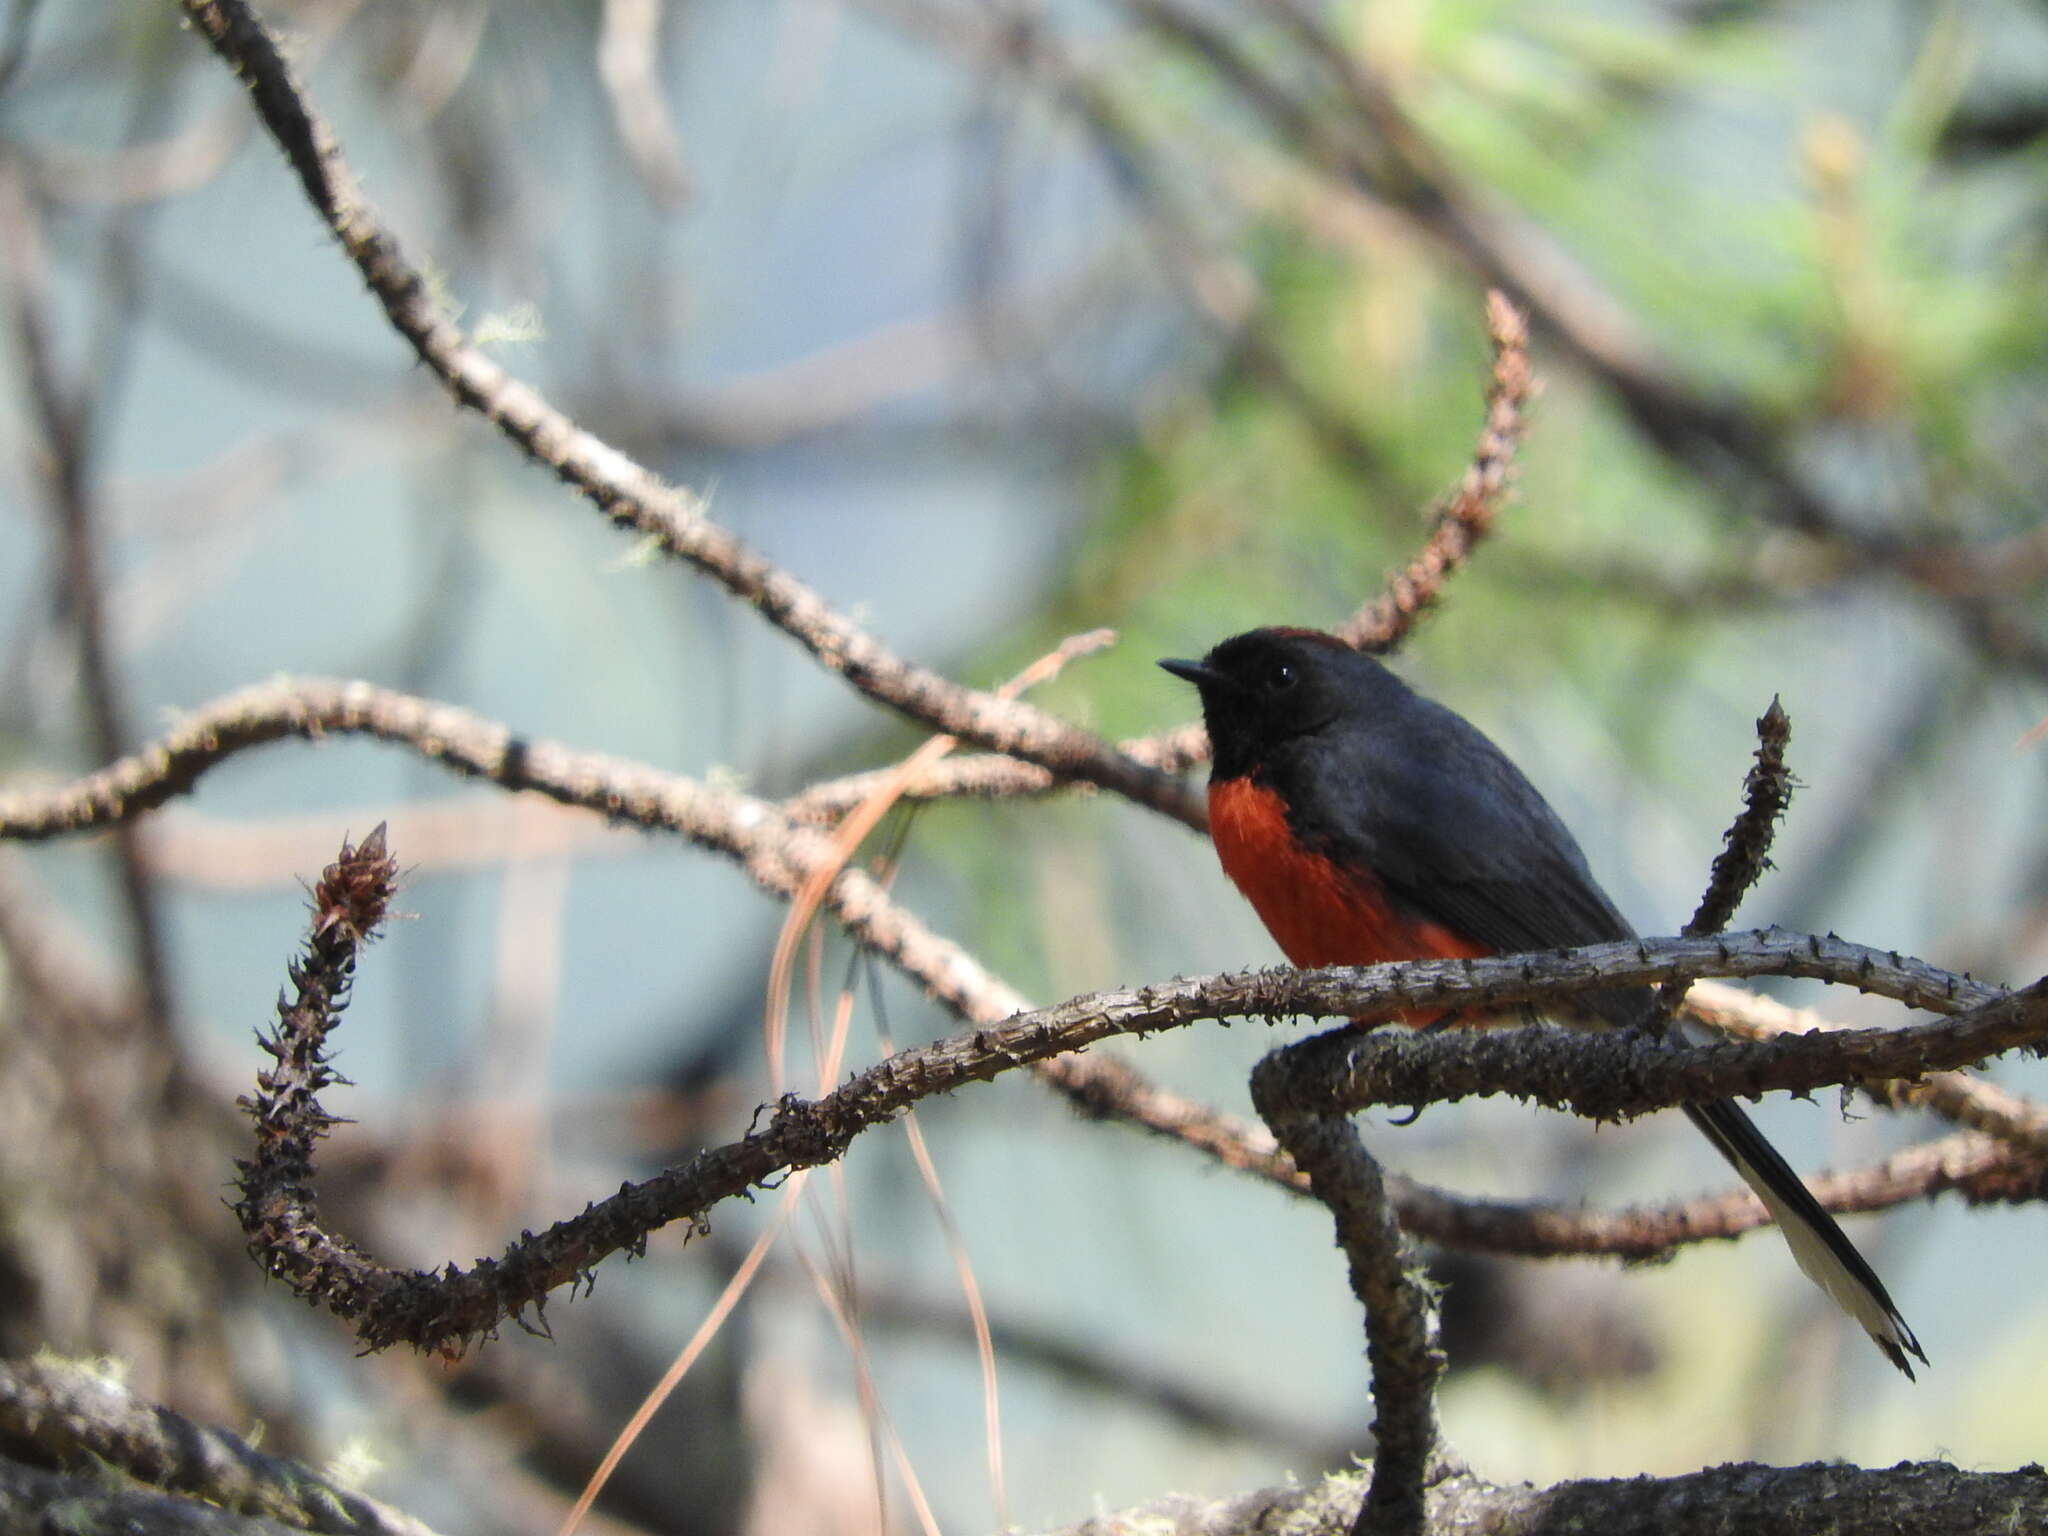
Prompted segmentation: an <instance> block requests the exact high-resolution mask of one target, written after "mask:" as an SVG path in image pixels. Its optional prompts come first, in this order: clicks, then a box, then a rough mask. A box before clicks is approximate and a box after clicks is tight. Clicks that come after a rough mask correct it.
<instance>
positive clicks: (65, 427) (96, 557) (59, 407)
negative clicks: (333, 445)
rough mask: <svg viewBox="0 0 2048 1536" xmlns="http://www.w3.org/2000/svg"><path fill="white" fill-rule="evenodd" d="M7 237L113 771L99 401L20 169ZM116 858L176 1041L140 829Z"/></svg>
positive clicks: (21, 336)
mask: <svg viewBox="0 0 2048 1536" xmlns="http://www.w3.org/2000/svg"><path fill="white" fill-rule="evenodd" d="M0 237H4V239H5V242H6V245H7V253H8V261H9V267H10V272H9V277H10V280H11V281H10V286H11V289H12V297H13V301H14V303H13V308H14V322H15V331H16V336H17V338H18V341H19V344H20V347H21V352H22V359H23V363H24V372H25V374H26V376H27V381H28V391H29V395H30V398H31V401H32V404H33V407H34V411H35V416H36V423H37V427H38V429H39V430H40V432H41V435H42V444H41V447H42V453H43V464H42V466H41V468H42V469H43V475H42V479H43V482H44V487H45V492H46V495H47V498H48V501H49V510H50V515H51V519H52V522H53V523H54V525H55V529H56V542H57V548H58V560H59V587H60V590H61V591H62V593H63V604H64V607H65V608H66V609H67V610H68V612H69V615H70V619H71V625H72V629H73V631H74V633H75V634H76V636H77V644H78V670H79V680H80V683H81V685H82V692H83V694H84V698H85V709H86V720H87V726H88V730H89V733H90V737H91V741H92V748H93V753H94V755H95V756H96V757H98V758H99V759H100V760H101V761H103V762H104V761H111V760H112V759H114V758H116V757H118V756H120V754H121V753H122V752H124V751H125V750H126V749H127V746H128V733H127V727H126V724H125V716H126V713H127V711H126V707H125V704H124V701H123V698H122V687H121V681H120V678H119V677H118V676H117V674H116V671H115V667H114V662H113V655H112V650H111V647H110V645H109V643H108V633H107V632H108V623H107V614H106V609H105V597H106V583H105V573H104V571H103V570H102V569H101V565H102V561H101V551H100V528H101V522H102V519H101V516H100V511H99V508H98V506H97V504H96V498H95V496H94V493H93V485H92V471H91V459H92V429H93V416H94V410H93V404H94V401H93V397H92V395H91V394H89V393H88V392H86V391H84V390H82V389H77V388H73V387H70V386H69V385H67V384H66V382H65V381H64V380H63V379H62V378H61V377H60V376H59V373H60V370H59V366H58V362H57V358H56V340H55V338H54V337H53V336H52V335H51V334H50V328H49V315H50V294H49V286H48V270H47V264H46V260H45V256H44V251H43V243H42V234H41V230H40V228H39V226H38V222H37V220H36V217H35V211H34V208H33V206H32V204H31V202H30V199H29V195H28V192H27V189H26V188H24V187H23V186H22V184H21V180H20V177H19V176H18V175H17V174H16V173H15V172H14V170H13V168H12V167H11V166H0ZM114 849H115V857H116V863H117V867H118V869H119V873H120V885H121V896H122V900H123V903H124V905H125V906H126V907H127V911H128V924H129V928H130V930H131V933H132V937H133V942H134V949H135V969H136V973H137V975H138V976H139V977H140V978H141V986H142V992H143V995H144V997H145V999H146V1002H147V1007H148V1016H149V1019H150V1022H151V1024H152V1026H153V1027H154V1028H155V1029H157V1030H159V1031H161V1032H162V1033H163V1035H164V1036H165V1037H166V1038H168V1036H169V1033H170V1031H171V1030H172V1028H173V1024H174V1019H173V1003H174V993H173V989H172V985H171V975H170V960H169V956H168V953H167V951H166V948H165V943H164V923H163V912H162V906H161V903H160V901H159V900H158V894H157V888H156V883H155V881H154V880H153V879H152V878H151V876H150V872H149V868H148V865H147V863H146V862H145V861H144V859H143V857H142V851H141V848H140V846H139V844H138V842H137V839H136V835H135V833H134V832H133V831H132V829H129V828H125V827H124V828H122V829H121V830H120V831H119V832H118V833H117V834H116V837H115V844H114Z"/></svg>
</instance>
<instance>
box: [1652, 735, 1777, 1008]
mask: <svg viewBox="0 0 2048 1536" xmlns="http://www.w3.org/2000/svg"><path fill="white" fill-rule="evenodd" d="M1756 738H1757V745H1756V761H1755V762H1754V763H1752V764H1751V765H1750V769H1749V773H1748V775H1747V776H1746V777H1745V778H1744V779H1743V781H1742V809H1741V811H1740V812H1738V813H1737V814H1736V817H1735V820H1734V822H1733V823H1731V824H1730V826H1729V828H1728V830H1727V831H1726V832H1725V833H1723V834H1722V837H1721V844H1722V846H1721V851H1720V852H1719V853H1718V854H1716V855H1715V856H1714V867H1713V870H1712V871H1711V872H1710V873H1709V875H1708V876H1707V889H1706V893H1705V894H1704V895H1703V896H1701V897H1700V904H1699V906H1698V907H1697V908H1696V909H1694V911H1693V914H1692V919H1691V920H1690V921H1689V922H1687V923H1686V925H1685V929H1684V932H1685V935H1686V937H1687V938H1701V937H1704V936H1705V935H1707V934H1710V933H1719V932H1720V931H1721V930H1722V929H1723V928H1726V927H1727V926H1728V923H1729V921H1730V919H1732V918H1733V917H1734V916H1735V909H1736V908H1737V907H1739V906H1741V905H1742V898H1743V897H1744V896H1746V895H1748V894H1749V888H1750V887H1751V886H1753V885H1755V884H1756V882H1757V881H1758V880H1759V879H1760V878H1761V877H1762V875H1763V872H1764V871H1765V870H1766V869H1769V868H1770V867H1771V858H1770V854H1771V840H1772V839H1773V838H1774V837H1776V835H1777V831H1778V823H1779V821H1780V820H1781V819H1783V817H1784V815H1785V807H1786V805H1788V804H1789V803H1790V802H1791V799H1792V772H1791V770H1790V769H1788V768H1787V767H1786V766H1785V744H1786V743H1787V742H1789V741H1790V740H1791V739H1792V721H1791V719H1790V717H1789V716H1787V715H1786V713H1785V711H1784V709H1783V708H1782V707H1780V705H1779V703H1778V701H1777V699H1776V697H1775V696H1774V697H1773V698H1772V699H1771V704H1770V708H1768V709H1766V710H1765V711H1764V712H1763V714H1762V715H1761V716H1759V717H1758V719H1757V722H1756ZM1685 991H1686V984H1685V983H1684V982H1682V981H1667V982H1665V983H1664V985H1663V986H1662V987H1660V988H1658V989H1657V1017H1658V1018H1659V1019H1660V1020H1661V1021H1669V1019H1670V1018H1671V1015H1672V1014H1674V1013H1675V1012H1677V1011H1678V1005H1679V1004H1680V1003H1682V1002H1684V1001H1685Z"/></svg>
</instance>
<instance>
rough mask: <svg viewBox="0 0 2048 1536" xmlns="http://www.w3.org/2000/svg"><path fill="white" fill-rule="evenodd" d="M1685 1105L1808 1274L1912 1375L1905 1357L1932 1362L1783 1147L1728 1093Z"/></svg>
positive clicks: (1890, 1358) (1908, 1376) (1894, 1363)
mask: <svg viewBox="0 0 2048 1536" xmlns="http://www.w3.org/2000/svg"><path fill="white" fill-rule="evenodd" d="M1685 1112H1686V1114H1687V1115H1689V1116H1690V1117H1691V1118H1692V1123H1693V1124H1694V1125H1696V1126H1698V1127H1699V1128H1700V1130H1701V1131H1702V1132H1703V1133H1704V1134H1705V1136H1706V1138H1707V1140H1709V1141H1711V1142H1712V1143H1713V1144H1714V1150H1715V1151H1717V1152H1719V1153H1720V1154H1721V1155H1722V1156H1723V1157H1725V1158H1726V1159H1728V1162H1729V1165H1730V1166H1731V1167H1733V1168H1734V1169H1735V1171H1736V1172H1737V1173H1739V1174H1741V1175H1742V1179H1743V1182H1744V1183H1746V1184H1747V1185H1749V1187H1750V1188H1751V1189H1753V1190H1755V1191H1756V1194H1757V1198H1758V1199H1759V1200H1761V1201H1763V1203H1764V1206H1765V1208H1766V1209H1767V1210H1769V1211H1770V1213H1771V1217H1772V1219H1773V1220H1775V1221H1776V1222H1777V1223H1778V1226H1779V1228H1780V1229H1781V1230H1782V1231H1783V1232H1784V1234H1785V1241H1786V1243H1787V1244H1788V1245H1789V1246H1790V1247H1791V1249H1792V1257H1793V1258H1795V1259H1797V1260H1798V1261H1799V1267H1800V1268H1801V1269H1802V1270H1804V1271H1805V1272H1806V1278H1807V1279H1809V1280H1811V1281H1812V1282H1813V1283H1814V1284H1815V1285H1817V1286H1819V1287H1820V1288H1821V1289H1822V1290H1823V1291H1826V1292H1827V1293H1828V1295H1829V1296H1830V1297H1832V1298H1833V1299H1834V1302H1835V1305H1836V1306H1838V1307H1840V1308H1841V1309H1842V1310H1843V1311H1844V1312H1846V1313H1848V1314H1849V1315H1850V1316H1851V1317H1853V1318H1855V1319H1856V1321H1857V1322H1859V1323H1861V1324H1862V1325H1863V1330H1864V1332H1866V1333H1868V1334H1869V1335H1870V1338H1871V1342H1872V1343H1874V1344H1876V1345H1877V1347H1878V1348H1879V1349H1881V1350H1883V1351H1884V1354H1885V1358H1886V1359H1887V1360H1889V1361H1891V1363H1892V1364H1893V1365H1896V1366H1897V1367H1898V1368H1899V1369H1900V1370H1902V1371H1904V1372H1905V1373H1906V1379H1907V1380H1908V1381H1911V1380H1912V1379H1913V1367H1912V1365H1911V1363H1910V1362H1909V1361H1908V1360H1907V1359H1906V1357H1907V1356H1908V1355H1912V1356H1913V1357H1914V1358H1915V1359H1917V1360H1918V1361H1919V1362H1920V1363H1921V1364H1922V1365H1925V1364H1926V1363H1927V1356H1926V1355H1925V1354H1924V1353H1922V1352H1921V1349H1920V1341H1919V1340H1918V1339H1916V1338H1914V1337H1913V1330H1912V1329H1911V1328H1908V1327H1907V1326H1906V1320H1905V1319H1904V1318H1903V1317H1900V1316H1899V1309H1898V1308H1897V1307H1895V1306H1893V1305H1892V1299H1891V1297H1890V1296H1889V1295H1887V1294H1886V1293H1885V1288H1884V1282H1883V1281H1882V1280H1880V1279H1878V1278H1877V1272H1876V1271H1875V1270H1873V1269H1872V1268H1871V1267H1870V1265H1869V1263H1868V1261H1866V1260H1865V1259H1864V1257H1863V1255H1862V1254H1860V1253H1858V1252H1857V1251H1856V1245H1855V1244H1854V1243H1852V1242H1850V1241H1849V1239H1848V1237H1847V1235H1846V1234H1844V1233H1843V1231H1842V1229H1841V1228H1840V1227H1838V1226H1836V1225H1835V1218H1834V1217H1832V1216H1830V1215H1829V1214H1828V1213H1827V1212H1826V1211H1824V1210H1822V1209H1821V1207H1820V1202H1819V1201H1818V1200H1816V1199H1814V1198H1813V1193H1812V1191H1810V1190H1809V1189H1807V1187H1806V1185H1805V1184H1804V1183H1803V1182H1802V1181H1801V1180H1800V1177H1799V1175H1798V1174H1796V1173H1794V1172H1793V1171H1792V1168H1791V1165H1790V1164H1788V1163H1787V1162H1786V1161H1785V1159H1784V1158H1782V1157H1780V1156H1779V1155H1778V1149H1777V1148H1776V1147H1774V1146H1772V1145H1771V1144H1770V1143H1769V1142H1768V1141H1766V1140H1764V1134H1763V1132H1762V1131H1759V1130H1758V1129H1757V1128H1756V1122H1754V1121H1753V1120H1751V1119H1750V1118H1749V1116H1748V1114H1746V1113H1745V1112H1744V1111H1743V1109H1742V1106H1741V1105H1739V1104H1737V1103H1735V1102H1734V1101H1733V1100H1730V1099H1722V1100H1719V1101H1717V1102H1715V1103H1712V1104H1688V1105H1686V1106H1685Z"/></svg>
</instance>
